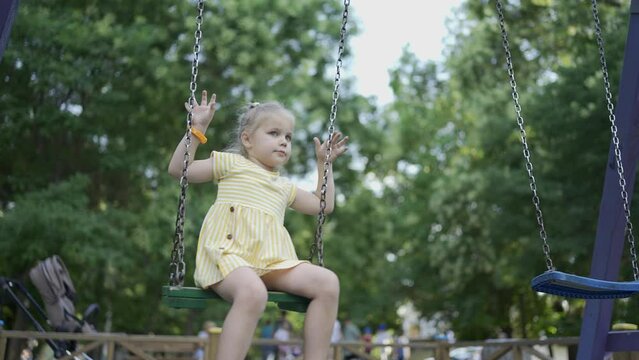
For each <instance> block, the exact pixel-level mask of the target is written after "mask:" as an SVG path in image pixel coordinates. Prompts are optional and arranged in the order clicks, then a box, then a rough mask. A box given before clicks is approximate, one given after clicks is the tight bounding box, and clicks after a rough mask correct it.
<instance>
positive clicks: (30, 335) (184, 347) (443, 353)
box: [0, 329, 578, 360]
mask: <svg viewBox="0 0 639 360" xmlns="http://www.w3.org/2000/svg"><path fill="white" fill-rule="evenodd" d="M216 330H217V331H216ZM216 330H214V331H213V333H212V334H211V336H209V339H203V338H199V337H197V336H163V335H129V334H115V333H98V334H79V333H42V332H34V331H0V360H13V359H10V358H9V357H8V356H10V355H9V354H8V350H7V349H8V343H9V341H23V342H24V340H28V339H36V340H38V341H39V342H40V343H43V342H46V341H74V342H76V343H77V346H76V350H75V351H73V352H71V353H69V354H67V355H66V356H65V357H62V359H64V360H67V359H74V356H81V354H83V353H85V354H90V355H91V357H92V358H93V359H94V360H98V359H99V360H116V359H126V360H187V359H188V360H191V359H192V357H193V353H194V351H195V350H196V349H197V348H198V347H200V349H201V350H202V351H203V359H204V360H213V359H214V357H215V350H216V348H217V342H218V337H219V329H216ZM577 343H578V338H576V337H571V338H551V339H545V340H517V339H504V340H499V341H461V342H454V343H448V342H441V341H423V340H412V341H410V342H409V343H408V344H399V343H391V344H365V343H363V342H345V341H343V342H338V343H335V344H332V350H331V353H332V356H333V359H335V360H342V359H343V358H344V353H345V352H346V351H347V352H350V353H353V354H355V355H357V357H359V358H360V359H364V360H369V359H376V360H377V359H380V358H382V356H381V355H380V354H384V353H391V352H393V351H396V350H397V349H399V348H402V349H403V350H404V351H406V350H408V351H410V354H411V355H412V356H411V358H413V359H426V358H430V359H434V360H451V356H450V354H451V351H452V352H454V349H458V348H469V347H482V348H487V347H489V348H490V352H486V351H485V352H484V354H483V356H484V357H482V360H499V359H504V358H506V356H508V357H507V358H508V359H514V360H521V359H524V356H525V355H527V356H528V357H526V358H530V359H540V360H555V358H553V357H551V356H550V355H548V354H546V353H544V352H541V351H540V350H538V349H540V348H545V349H548V348H549V347H551V346H554V347H557V346H564V347H567V346H571V345H576V344H577ZM264 345H293V346H301V345H302V342H301V341H299V340H298V341H286V342H283V341H277V340H273V339H255V340H254V341H253V346H254V347H255V349H254V350H255V351H258V352H259V351H260V349H261V347H262V346H264ZM78 358H79V359H81V357H78Z"/></svg>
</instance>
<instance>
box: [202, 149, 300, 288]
mask: <svg viewBox="0 0 639 360" xmlns="http://www.w3.org/2000/svg"><path fill="white" fill-rule="evenodd" d="M211 160H212V161H213V178H214V180H215V181H216V182H217V183H218V193H217V198H216V200H215V203H214V204H213V205H212V206H211V208H210V209H209V211H208V213H207V214H206V217H205V218H204V222H203V223H202V229H201V230H200V237H199V240H198V246H197V255H196V259H195V276H194V277H195V284H196V285H197V286H199V287H202V288H207V287H209V286H211V285H213V284H215V283H217V282H219V281H221V280H222V279H224V278H225V277H226V276H227V275H228V274H229V273H230V272H231V271H233V270H235V269H237V268H238V267H241V266H246V267H250V268H252V269H253V270H254V271H255V272H256V273H257V274H258V275H259V276H262V275H264V274H266V273H268V272H269V271H272V270H276V269H287V268H291V267H293V266H296V265H299V264H300V263H302V262H304V261H300V260H298V258H297V255H296V254H295V248H294V247H293V242H292V240H291V236H290V235H289V233H288V231H287V230H286V228H285V227H284V212H285V211H286V208H287V207H288V206H290V205H291V204H292V203H293V200H295V194H296V189H297V188H296V187H295V185H293V184H292V183H291V182H290V181H288V180H287V179H285V178H283V177H281V176H279V173H278V172H272V171H268V170H266V169H264V168H262V167H260V166H259V165H257V164H255V163H253V162H251V161H250V160H248V159H246V158H245V157H243V156H242V155H239V154H232V153H227V152H217V151H213V152H212V153H211Z"/></svg>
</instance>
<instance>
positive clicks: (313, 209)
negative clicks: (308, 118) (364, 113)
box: [291, 132, 348, 215]
mask: <svg viewBox="0 0 639 360" xmlns="http://www.w3.org/2000/svg"><path fill="white" fill-rule="evenodd" d="M340 138H342V133H341V132H336V133H335V134H334V135H333V142H332V145H331V159H330V161H329V165H328V172H327V174H326V180H327V181H326V198H325V200H326V207H325V208H324V213H326V214H330V213H331V212H333V209H335V182H334V181H333V161H334V160H335V159H337V158H338V157H340V156H341V155H342V154H344V152H346V150H348V148H347V147H346V143H347V142H348V136H346V137H344V138H343V139H341V140H340ZM313 141H314V142H315V154H316V157H317V188H316V190H315V192H312V193H311V192H309V191H306V190H303V189H300V188H298V189H297V194H296V196H295V200H294V201H293V204H291V207H292V208H293V209H294V210H296V211H299V212H301V213H303V214H307V215H315V214H317V213H319V211H320V196H321V191H322V184H323V183H324V161H326V149H327V146H328V140H327V141H325V142H324V143H323V144H320V141H319V139H318V138H314V139H313Z"/></svg>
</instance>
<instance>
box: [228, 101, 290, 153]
mask: <svg viewBox="0 0 639 360" xmlns="http://www.w3.org/2000/svg"><path fill="white" fill-rule="evenodd" d="M276 112H280V113H284V114H285V115H286V116H289V117H290V118H291V119H293V120H294V119H295V116H293V113H291V112H290V111H289V110H288V109H287V108H285V107H284V106H283V105H282V104H280V103H279V102H277V101H269V102H265V103H258V102H253V103H249V104H247V105H246V106H244V107H243V108H242V110H241V111H240V115H239V116H238V117H237V126H236V127H235V130H234V131H233V140H232V141H231V143H230V144H229V146H227V147H226V149H224V151H227V152H231V153H235V154H240V155H242V156H244V157H248V153H247V151H246V148H244V144H242V133H243V132H245V131H246V132H249V133H251V132H253V131H254V130H255V129H256V128H257V126H258V125H259V123H260V121H262V120H263V119H265V118H266V116H267V115H269V114H273V113H276Z"/></svg>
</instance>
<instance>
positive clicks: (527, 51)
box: [0, 0, 639, 339]
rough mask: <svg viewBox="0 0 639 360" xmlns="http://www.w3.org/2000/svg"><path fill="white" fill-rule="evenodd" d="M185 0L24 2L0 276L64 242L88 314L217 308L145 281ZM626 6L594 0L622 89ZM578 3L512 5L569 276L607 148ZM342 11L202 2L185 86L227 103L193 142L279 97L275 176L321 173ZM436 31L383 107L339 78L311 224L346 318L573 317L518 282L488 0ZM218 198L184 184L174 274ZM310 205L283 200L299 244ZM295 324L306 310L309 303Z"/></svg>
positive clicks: (534, 256) (618, 312)
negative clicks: (341, 138) (291, 139)
mask: <svg viewBox="0 0 639 360" xmlns="http://www.w3.org/2000/svg"><path fill="white" fill-rule="evenodd" d="M193 5H194V3H193V2H177V3H176V2H169V1H163V0H160V1H154V2H150V1H147V0H141V1H137V2H133V3H131V2H123V1H119V0H118V1H112V2H106V3H105V2H100V3H98V2H96V1H60V0H41V1H39V2H30V3H21V4H20V9H19V15H18V18H17V19H16V22H15V26H14V29H13V30H12V38H11V41H10V43H9V46H8V48H7V50H6V52H5V55H4V58H3V59H2V62H1V63H0V74H1V79H2V81H3V89H4V90H5V91H3V92H2V94H0V108H2V114H0V116H1V119H2V121H0V153H1V154H2V156H0V173H2V174H3V175H4V176H3V177H1V178H0V274H2V275H3V276H4V275H7V276H12V277H17V278H20V279H22V280H25V281H26V273H27V272H28V270H29V268H30V267H31V266H33V265H34V264H35V262H36V261H38V260H41V259H43V258H44V257H47V256H49V255H52V254H59V255H61V256H62V258H63V259H64V261H65V263H66V264H67V266H68V267H69V270H70V272H71V274H72V277H73V280H74V282H75V284H76V288H77V289H79V296H80V298H79V304H78V308H80V309H82V308H84V307H85V306H86V305H87V304H89V303H93V302H96V303H98V304H100V306H101V308H102V310H103V311H102V316H101V318H100V320H99V324H98V327H99V328H100V329H101V330H102V329H107V330H111V331H124V332H131V333H146V332H154V333H163V334H193V333H195V332H196V331H197V330H198V329H199V325H200V324H201V323H202V322H203V321H204V320H205V319H212V320H215V321H217V322H218V324H221V322H222V319H223V317H224V314H225V311H226V310H227V308H228V305H227V304H224V303H221V302H220V303H215V304H211V307H210V308H207V309H206V310H204V311H201V312H195V311H191V312H189V311H183V310H173V309H168V308H167V307H165V306H163V305H161V303H160V297H159V291H160V286H161V285H163V284H164V283H165V282H166V278H167V273H168V265H169V257H170V252H171V245H172V242H171V238H172V234H173V228H174V224H175V213H176V203H177V195H178V190H179V189H178V188H179V186H178V184H177V183H176V182H175V181H174V180H172V179H169V176H168V175H167V174H166V171H165V168H166V165H167V161H168V158H169V156H170V155H171V154H172V152H173V150H174V146H175V144H176V143H177V141H178V140H179V137H180V136H181V134H182V133H183V131H184V120H185V114H184V110H183V107H182V103H183V102H184V100H185V99H187V98H188V96H189V95H190V91H189V90H188V87H187V85H188V79H189V77H190V74H191V58H192V54H191V52H192V49H193V31H194V26H195V19H194V17H195V9H194V6H193ZM627 8H628V1H627V0H626V1H621V2H616V1H607V2H601V3H600V14H601V16H602V26H603V28H604V31H605V40H606V51H607V59H608V65H609V69H610V75H611V76H610V77H611V79H612V80H613V83H612V89H613V91H615V92H616V89H617V88H618V84H617V79H618V78H619V74H620V65H621V59H622V54H623V48H624V42H623V40H624V38H625V33H626V26H627V25H626V16H625V14H626V12H627ZM589 11H590V9H589V8H588V7H587V6H575V5H574V4H571V3H568V2H557V1H532V0H531V1H520V2H516V5H514V3H513V5H507V6H506V7H505V14H506V17H507V25H508V29H509V39H510V44H511V49H512V52H513V61H514V63H515V71H516V75H517V81H518V90H519V92H520V100H521V104H522V108H523V115H524V116H525V119H526V121H527V126H528V128H527V133H528V140H529V142H530V144H531V149H532V150H531V151H532V157H533V161H534V162H535V175H536V177H537V179H538V182H539V184H538V186H539V191H540V194H541V196H542V206H543V210H544V214H545V215H546V217H545V221H546V225H547V229H548V231H549V233H550V242H551V249H552V255H553V260H554V262H555V265H557V266H558V267H559V268H560V269H566V270H567V271H569V272H573V273H578V274H587V273H588V269H589V264H590V256H591V249H592V245H593V240H594V234H595V230H596V229H595V226H596V222H595V221H594V219H595V218H596V216H597V212H598V203H599V194H600V193H601V187H602V186H601V185H602V181H603V173H604V171H603V169H604V167H605V166H606V161H607V153H608V147H609V135H608V133H609V129H608V126H609V125H608V123H607V122H606V121H605V120H606V119H607V112H606V111H607V110H606V108H605V104H604V103H603V99H604V98H603V91H602V89H601V73H600V70H599V65H598V55H597V49H596V47H595V42H594V36H593V30H592V24H591V21H590V14H589ZM340 15H341V3H340V2H338V1H331V2H324V1H319V0H305V1H296V2H286V1H271V2H267V1H263V0H241V1H231V2H219V1H218V2H210V3H209V2H207V3H206V6H205V14H204V18H203V31H204V32H203V36H204V38H203V44H202V54H201V56H200V69H199V73H198V92H199V90H201V89H208V90H209V91H212V92H215V93H217V98H218V102H219V109H218V111H217V113H216V116H215V119H214V122H213V125H212V128H211V129H210V131H209V132H208V133H207V136H208V137H209V140H210V145H209V144H207V150H206V151H204V150H203V151H202V154H198V155H199V156H206V154H205V153H206V152H208V151H210V150H211V149H216V150H217V149H222V148H224V147H225V145H226V144H227V143H228V139H229V133H230V132H231V130H232V129H233V127H234V123H235V118H236V109H238V108H240V107H241V106H242V105H243V104H245V103H246V102H248V101H264V100H268V99H276V100H279V101H280V102H282V103H283V104H284V105H286V106H288V107H290V108H291V109H292V110H293V112H294V113H295V114H296V116H297V119H298V120H297V125H298V126H297V131H296V134H295V149H296V152H295V157H294V159H293V161H292V162H291V164H290V166H289V167H288V168H287V169H286V175H287V176H290V177H292V178H294V179H295V180H299V181H300V182H302V184H303V185H302V186H306V185H304V184H306V179H307V178H310V179H311V180H312V181H311V182H313V181H314V180H315V178H314V176H315V175H314V168H315V163H314V155H313V146H312V142H311V139H312V137H314V136H320V137H325V127H326V126H325V125H326V121H327V118H328V111H329V109H330V106H331V103H332V90H333V83H332V81H333V75H334V69H335V68H334V61H335V59H334V54H335V50H336V46H337V39H338V35H339V34H338V29H339V25H340V22H341V16H340ZM356 32H357V25H356V24H354V23H353V22H351V23H350V25H349V36H352V35H353V34H355V33H356ZM448 41H449V46H448V47H447V51H446V54H445V55H446V57H445V61H443V62H442V63H432V62H422V61H420V60H419V59H417V58H416V57H415V56H414V55H412V54H410V53H408V52H406V53H405V54H403V56H402V58H401V59H400V61H399V63H398V65H397V66H396V67H395V68H393V69H391V83H390V86H391V87H392V88H393V91H394V93H395V101H394V102H393V103H391V104H389V105H388V106H385V107H379V106H378V105H377V104H375V102H374V99H366V98H363V97H361V96H358V95H357V94H354V93H353V89H352V82H351V79H350V78H349V76H348V75H346V76H344V75H343V77H342V87H341V90H342V93H341V96H340V99H339V100H340V102H339V111H338V126H339V129H340V130H342V131H344V132H345V133H347V134H348V135H349V136H350V138H351V143H350V150H349V155H348V156H347V157H345V158H344V159H340V161H339V164H336V166H335V170H336V174H335V176H336V183H337V184H338V207H337V209H336V211H335V212H334V213H333V214H331V216H329V218H328V221H327V223H326V225H325V231H324V234H325V236H324V243H325V257H326V258H325V260H326V264H327V266H328V267H329V268H331V269H332V270H334V271H335V272H336V273H337V274H339V276H340V281H341V304H340V316H341V317H344V316H350V317H351V318H352V319H353V320H354V322H355V323H357V324H359V325H361V326H363V325H370V326H376V325H377V324H379V323H382V322H385V323H387V324H389V325H391V326H392V327H395V328H399V327H400V326H401V324H400V319H399V318H398V315H397V309H398V307H399V306H400V305H402V304H406V303H412V304H413V305H414V306H415V308H416V309H417V310H418V311H420V313H421V314H422V315H423V316H426V317H431V318H439V319H443V320H444V321H446V322H447V323H450V324H451V326H452V329H453V330H454V331H455V332H456V333H457V337H458V338H459V339H481V338H486V337H492V336H496V335H497V334H498V333H499V332H502V331H503V332H506V333H508V334H510V335H513V336H523V337H537V336H539V335H541V334H546V335H576V334H577V333H578V331H579V326H580V320H581V312H582V310H583V304H584V303H583V302H582V301H562V300H561V299H557V298H554V297H549V296H542V295H538V294H534V293H533V292H531V291H530V289H529V285H528V282H529V279H530V278H532V277H533V276H534V275H536V274H538V273H540V272H542V271H544V270H545V265H544V259H543V256H542V252H541V251H540V250H541V249H540V248H541V244H540V240H539V239H538V236H537V228H536V222H535V217H534V216H535V215H534V209H533V208H532V206H531V203H530V192H529V185H528V179H527V176H526V175H525V170H524V168H523V160H522V155H521V148H520V144H519V133H518V130H517V128H516V123H515V119H514V114H513V110H512V103H511V94H510V89H509V85H508V79H507V75H506V72H505V70H504V65H503V64H504V60H503V59H504V56H503V48H502V43H501V37H500V33H499V27H498V23H497V18H496V14H495V10H494V8H493V4H492V2H484V1H467V2H465V3H464V5H463V6H462V8H461V9H460V11H459V12H457V15H456V17H455V18H453V19H451V20H450V38H449V39H448ZM347 49H348V46H347ZM349 56H350V53H348V51H347V53H346V54H345V59H346V62H345V64H348V57H349ZM347 70H348V67H346V69H345V72H344V73H345V74H348V72H347ZM199 156H198V157H199ZM309 186H310V187H314V184H312V185H309ZM214 197H215V186H214V185H211V184H207V185H199V186H190V187H189V189H188V200H187V207H188V210H187V223H186V237H185V238H186V244H185V245H186V254H187V255H186V256H187V257H186V259H185V260H186V262H187V272H188V273H187V285H192V273H193V265H194V254H195V249H196V239H197V232H198V230H199V226H200V222H201V219H202V218H203V216H204V214H205V212H206V211H207V208H208V207H209V206H210V204H211V203H212V201H213V200H214ZM635 208H636V207H633V212H634V213H637V211H635ZM638 210H639V209H638ZM315 222H316V219H314V218H312V217H308V216H303V215H300V214H296V213H292V212H291V213H290V214H288V215H287V218H286V226H287V227H288V228H289V230H290V232H291V234H292V235H293V239H294V242H295V246H296V248H297V250H298V254H299V256H300V257H301V258H304V257H306V255H307V254H308V249H309V244H310V243H311V242H312V241H313V238H314V227H315ZM622 273H623V276H624V277H629V276H630V272H629V269H628V267H627V266H624V268H623V269H622ZM636 301H637V300H636V299H632V300H627V301H619V302H617V304H616V308H615V315H614V316H615V319H616V320H623V321H628V322H633V321H634V322H637V321H639V318H637V316H638V315H637V314H636V312H633V311H631V309H632V308H633V307H635V306H636ZM277 315H278V311H277V310H276V309H274V308H272V307H269V308H268V310H267V314H266V317H269V318H272V319H274V318H275V317H277ZM291 321H292V322H293V323H294V325H295V327H296V328H297V329H299V328H300V327H301V326H302V325H301V324H302V318H301V316H297V315H296V316H292V317H291Z"/></svg>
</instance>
